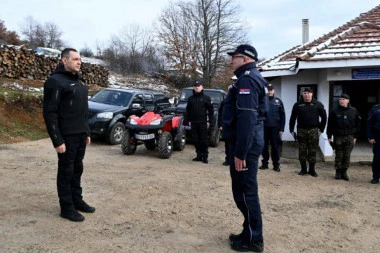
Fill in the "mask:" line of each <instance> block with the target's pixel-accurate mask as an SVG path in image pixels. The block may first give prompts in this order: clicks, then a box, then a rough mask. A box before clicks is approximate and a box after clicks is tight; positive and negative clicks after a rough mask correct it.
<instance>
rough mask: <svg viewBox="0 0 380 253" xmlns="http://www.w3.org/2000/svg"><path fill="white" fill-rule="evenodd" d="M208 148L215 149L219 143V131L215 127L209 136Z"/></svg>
mask: <svg viewBox="0 0 380 253" xmlns="http://www.w3.org/2000/svg"><path fill="white" fill-rule="evenodd" d="M209 141H210V143H209V144H210V147H217V146H218V144H219V141H220V130H219V128H217V127H215V129H214V130H213V131H212V132H211V134H210V139H209Z"/></svg>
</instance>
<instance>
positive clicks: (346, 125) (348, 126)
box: [327, 94, 361, 181]
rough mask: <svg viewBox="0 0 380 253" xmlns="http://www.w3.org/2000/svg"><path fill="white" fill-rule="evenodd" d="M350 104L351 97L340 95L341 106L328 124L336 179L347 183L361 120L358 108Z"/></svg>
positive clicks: (328, 135)
mask: <svg viewBox="0 0 380 253" xmlns="http://www.w3.org/2000/svg"><path fill="white" fill-rule="evenodd" d="M349 103H350V96H349V95H347V94H342V95H340V97H339V106H338V108H336V109H334V110H332V111H331V113H330V115H329V121H328V124H327V138H328V140H329V143H330V145H331V146H332V147H333V149H334V148H335V179H344V180H346V181H348V180H349V178H348V175H347V169H348V167H349V166H350V157H351V151H352V149H353V148H354V145H355V143H356V140H357V138H358V137H359V130H360V120H361V119H360V116H359V113H358V111H357V110H356V108H354V107H352V106H351V105H350V104H349ZM332 137H334V139H332Z"/></svg>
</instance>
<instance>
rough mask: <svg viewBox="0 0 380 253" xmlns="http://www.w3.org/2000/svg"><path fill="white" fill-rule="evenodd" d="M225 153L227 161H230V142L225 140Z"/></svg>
mask: <svg viewBox="0 0 380 253" xmlns="http://www.w3.org/2000/svg"><path fill="white" fill-rule="evenodd" d="M224 153H225V154H226V157H225V159H224V160H225V161H226V162H229V161H230V148H229V144H228V142H227V141H226V140H225V141H224Z"/></svg>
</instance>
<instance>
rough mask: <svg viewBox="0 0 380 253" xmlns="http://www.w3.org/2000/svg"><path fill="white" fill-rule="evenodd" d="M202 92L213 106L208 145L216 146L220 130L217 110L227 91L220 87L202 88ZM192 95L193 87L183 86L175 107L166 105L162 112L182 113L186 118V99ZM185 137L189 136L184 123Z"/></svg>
mask: <svg viewBox="0 0 380 253" xmlns="http://www.w3.org/2000/svg"><path fill="white" fill-rule="evenodd" d="M203 92H204V93H205V94H206V95H207V96H209V97H210V98H211V102H212V105H213V106H214V120H213V121H212V122H211V124H210V127H209V131H208V132H209V145H210V146H211V147H217V146H218V144H219V141H220V137H221V136H220V130H219V128H218V116H219V115H218V110H219V107H220V104H221V102H222V101H223V100H224V98H225V97H226V96H227V92H225V91H224V90H221V89H203ZM191 95H193V88H192V87H187V88H183V89H182V91H181V95H180V97H179V100H178V103H177V105H176V107H168V108H166V109H165V110H164V113H173V114H182V115H184V117H185V118H186V106H187V99H188V98H189V97H190V96H191ZM185 130H186V137H187V138H188V139H190V138H191V132H190V126H188V125H185Z"/></svg>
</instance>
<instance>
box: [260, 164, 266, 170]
mask: <svg viewBox="0 0 380 253" xmlns="http://www.w3.org/2000/svg"><path fill="white" fill-rule="evenodd" d="M259 169H260V170H266V169H268V165H261V166H260V167H259Z"/></svg>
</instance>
